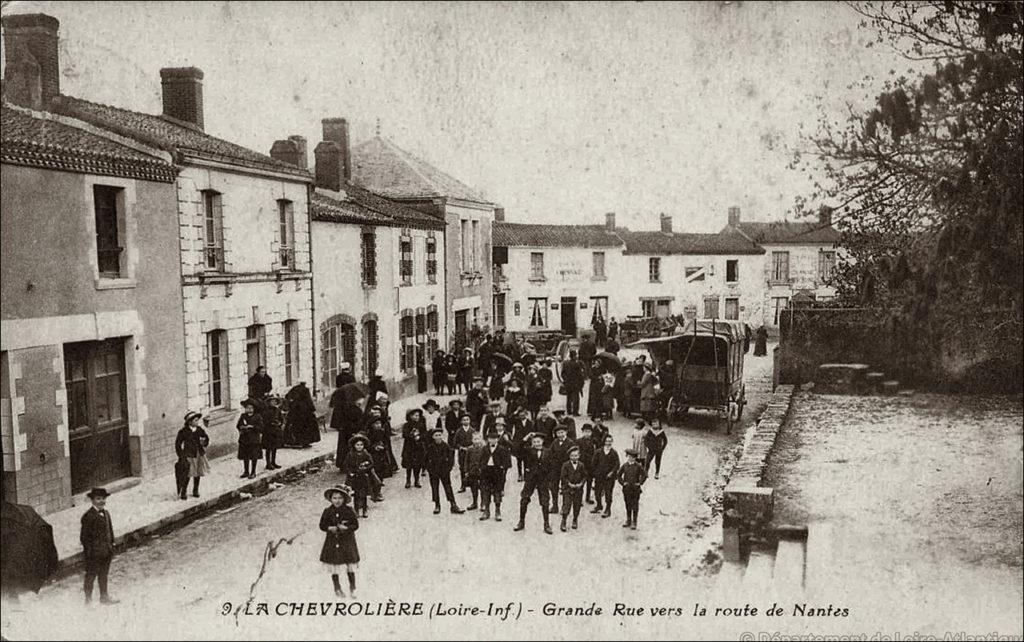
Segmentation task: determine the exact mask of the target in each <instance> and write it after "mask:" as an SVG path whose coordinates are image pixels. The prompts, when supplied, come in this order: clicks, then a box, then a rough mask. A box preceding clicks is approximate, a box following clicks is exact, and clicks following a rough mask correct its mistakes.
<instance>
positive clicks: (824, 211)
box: [818, 205, 832, 227]
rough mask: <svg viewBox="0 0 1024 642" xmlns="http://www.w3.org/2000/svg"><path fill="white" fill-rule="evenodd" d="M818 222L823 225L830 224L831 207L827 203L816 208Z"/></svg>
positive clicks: (827, 225) (828, 225)
mask: <svg viewBox="0 0 1024 642" xmlns="http://www.w3.org/2000/svg"><path fill="white" fill-rule="evenodd" d="M818 222H819V223H821V225H822V226H823V227H830V226H831V225H832V208H831V207H829V206H828V205H822V206H821V207H820V208H819V209H818Z"/></svg>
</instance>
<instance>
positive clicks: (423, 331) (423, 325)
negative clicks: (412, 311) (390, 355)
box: [416, 312, 427, 343]
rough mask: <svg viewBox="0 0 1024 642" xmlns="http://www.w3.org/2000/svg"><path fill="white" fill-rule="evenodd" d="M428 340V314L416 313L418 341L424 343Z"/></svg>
mask: <svg viewBox="0 0 1024 642" xmlns="http://www.w3.org/2000/svg"><path fill="white" fill-rule="evenodd" d="M426 340H427V315H426V314H425V313H423V312H417V313H416V343H423V342H425V341H426Z"/></svg>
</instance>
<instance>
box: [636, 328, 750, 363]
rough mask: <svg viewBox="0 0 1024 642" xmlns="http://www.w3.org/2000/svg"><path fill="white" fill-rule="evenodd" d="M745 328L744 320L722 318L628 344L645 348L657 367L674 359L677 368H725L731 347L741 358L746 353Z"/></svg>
mask: <svg viewBox="0 0 1024 642" xmlns="http://www.w3.org/2000/svg"><path fill="white" fill-rule="evenodd" d="M745 340H746V326H745V324H744V323H743V322H741V321H723V320H719V319H691V320H688V321H686V322H685V323H683V324H682V325H678V326H676V327H675V329H674V330H673V331H672V334H669V335H666V336H662V337H649V338H647V339H641V340H639V341H636V342H634V343H631V344H629V347H631V348H646V349H647V350H648V351H649V352H650V353H651V357H652V358H653V359H654V362H655V364H657V365H659V366H660V365H661V364H663V363H664V362H665V361H666V360H668V359H672V360H673V361H674V362H675V365H676V367H677V368H681V367H684V366H715V367H726V366H727V364H728V362H729V352H730V349H729V346H731V345H737V346H741V347H739V348H737V349H736V350H738V353H739V354H740V355H742V354H743V353H744V352H745V351H746V345H744V344H745Z"/></svg>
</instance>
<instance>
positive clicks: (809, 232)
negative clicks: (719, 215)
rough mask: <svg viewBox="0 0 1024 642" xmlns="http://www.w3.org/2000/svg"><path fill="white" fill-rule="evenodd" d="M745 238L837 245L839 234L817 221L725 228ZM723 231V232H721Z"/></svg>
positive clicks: (743, 222) (756, 241) (754, 224)
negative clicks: (737, 232)
mask: <svg viewBox="0 0 1024 642" xmlns="http://www.w3.org/2000/svg"><path fill="white" fill-rule="evenodd" d="M725 229H726V230H729V229H733V230H736V231H739V232H740V233H742V234H743V235H745V236H747V237H748V238H750V239H751V240H753V241H754V242H755V243H768V244H775V243H777V244H785V243H821V244H827V243H838V242H839V236H840V235H839V232H838V231H837V230H836V229H835V228H834V227H832V226H831V225H822V224H821V223H819V222H817V221H801V222H799V223H793V222H790V221H773V222H771V223H758V222H751V223H748V222H746V221H740V223H739V225H737V226H727V227H726V228H725ZM723 231H725V230H723Z"/></svg>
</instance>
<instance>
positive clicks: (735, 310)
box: [725, 298, 740, 321]
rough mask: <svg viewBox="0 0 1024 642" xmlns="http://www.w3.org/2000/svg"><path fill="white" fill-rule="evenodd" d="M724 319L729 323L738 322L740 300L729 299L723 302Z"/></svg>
mask: <svg viewBox="0 0 1024 642" xmlns="http://www.w3.org/2000/svg"><path fill="white" fill-rule="evenodd" d="M725 318H726V319H729V320H730V321H738V320H739V318H740V300H739V299H735V298H729V299H726V300H725Z"/></svg>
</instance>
